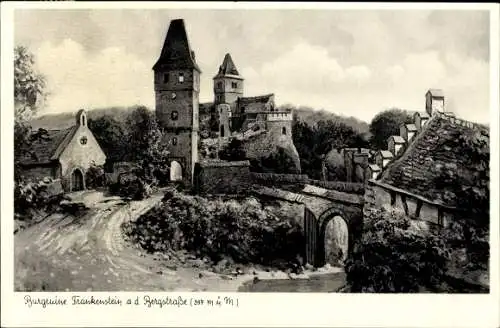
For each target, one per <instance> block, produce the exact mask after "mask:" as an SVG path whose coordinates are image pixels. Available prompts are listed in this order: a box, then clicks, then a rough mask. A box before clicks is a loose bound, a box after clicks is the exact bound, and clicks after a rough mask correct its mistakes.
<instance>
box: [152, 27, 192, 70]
mask: <svg viewBox="0 0 500 328" xmlns="http://www.w3.org/2000/svg"><path fill="white" fill-rule="evenodd" d="M160 67H161V68H164V69H165V68H166V69H189V68H192V69H196V70H197V71H198V72H201V70H200V68H199V67H198V65H197V64H196V61H195V60H194V51H191V47H190V46H189V41H188V37H187V33H186V28H185V27H184V20H182V19H174V20H172V21H171V22H170V26H169V27H168V32H167V36H166V38H165V42H164V43H163V48H162V50H161V55H160V58H159V59H158V61H157V62H156V64H155V65H154V66H153V69H154V70H156V69H158V68H160Z"/></svg>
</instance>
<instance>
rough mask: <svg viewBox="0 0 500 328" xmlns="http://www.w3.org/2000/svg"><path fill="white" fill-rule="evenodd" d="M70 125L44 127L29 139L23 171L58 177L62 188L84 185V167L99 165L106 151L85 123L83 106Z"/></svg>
mask: <svg viewBox="0 0 500 328" xmlns="http://www.w3.org/2000/svg"><path fill="white" fill-rule="evenodd" d="M75 119H76V122H75V124H74V125H73V126H71V127H69V128H67V129H61V130H45V131H43V132H46V133H42V134H41V137H40V138H37V140H35V141H34V142H33V143H32V146H31V147H32V148H31V152H27V153H26V154H25V155H24V158H23V159H22V160H21V166H22V169H23V173H22V174H23V175H24V177H25V178H27V179H31V180H33V181H36V180H40V179H43V178H44V177H51V178H53V179H60V180H61V183H62V186H63V188H64V190H65V191H67V192H70V191H78V190H83V189H85V174H86V172H87V169H88V168H89V167H90V166H91V165H93V164H95V165H103V164H104V163H105V162H106V155H105V154H104V152H103V151H102V149H101V147H100V146H99V144H98V142H97V140H96V139H95V137H94V135H93V134H92V131H90V129H89V128H88V126H87V114H86V112H85V110H83V109H82V110H79V111H78V113H77V114H76V116H75Z"/></svg>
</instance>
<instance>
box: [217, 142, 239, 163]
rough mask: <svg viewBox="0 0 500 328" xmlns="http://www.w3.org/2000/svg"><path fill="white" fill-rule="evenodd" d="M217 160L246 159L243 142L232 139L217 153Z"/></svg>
mask: <svg viewBox="0 0 500 328" xmlns="http://www.w3.org/2000/svg"><path fill="white" fill-rule="evenodd" d="M219 158H220V159H222V160H225V161H243V160H245V159H246V152H245V149H244V148H243V142H242V141H241V140H239V139H232V140H231V141H230V142H229V144H228V145H227V147H225V148H224V149H222V150H220V151H219Z"/></svg>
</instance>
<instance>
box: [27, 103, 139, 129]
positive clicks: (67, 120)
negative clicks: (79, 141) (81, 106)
mask: <svg viewBox="0 0 500 328" xmlns="http://www.w3.org/2000/svg"><path fill="white" fill-rule="evenodd" d="M138 107H140V106H139V105H136V106H128V107H107V108H96V109H89V110H88V112H87V115H88V117H89V118H90V119H96V118H98V117H101V116H104V115H110V116H112V117H113V118H114V119H116V120H118V121H125V119H126V118H127V115H128V114H129V113H131V112H132V111H133V110H134V109H136V108H138ZM76 112H77V111H76V110H75V111H74V112H67V113H59V114H46V115H41V116H38V117H36V118H34V119H33V120H31V126H32V127H33V128H34V129H38V128H44V129H64V128H67V127H70V126H71V125H73V124H74V121H75V114H76Z"/></svg>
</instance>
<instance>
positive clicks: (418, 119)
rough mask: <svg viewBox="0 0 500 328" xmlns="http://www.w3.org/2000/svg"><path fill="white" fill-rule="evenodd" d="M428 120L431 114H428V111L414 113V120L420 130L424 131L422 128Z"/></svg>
mask: <svg viewBox="0 0 500 328" xmlns="http://www.w3.org/2000/svg"><path fill="white" fill-rule="evenodd" d="M428 121H429V115H427V113H426V112H416V113H415V114H414V115H413V122H414V124H415V127H416V128H417V131H418V132H420V131H422V129H423V128H424V127H425V125H426V124H427V122H428Z"/></svg>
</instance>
